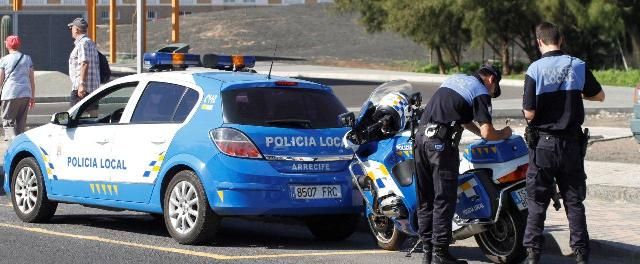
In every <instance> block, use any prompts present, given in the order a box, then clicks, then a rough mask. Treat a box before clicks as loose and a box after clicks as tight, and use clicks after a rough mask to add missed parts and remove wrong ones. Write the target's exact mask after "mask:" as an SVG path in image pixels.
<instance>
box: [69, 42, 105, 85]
mask: <svg viewBox="0 0 640 264" xmlns="http://www.w3.org/2000/svg"><path fill="white" fill-rule="evenodd" d="M74 44H75V47H74V48H73V50H72V51H71V54H70V55H69V78H71V90H78V87H79V86H80V81H82V80H80V63H81V62H86V63H87V64H89V68H88V71H87V79H86V80H85V81H84V87H85V89H86V90H87V92H88V93H90V92H93V91H95V90H96V89H98V87H99V86H100V61H99V60H98V49H97V48H96V44H95V43H94V42H93V41H92V40H91V39H89V38H88V37H87V36H85V35H82V36H80V37H79V38H78V39H77V40H76V41H75V42H74Z"/></svg>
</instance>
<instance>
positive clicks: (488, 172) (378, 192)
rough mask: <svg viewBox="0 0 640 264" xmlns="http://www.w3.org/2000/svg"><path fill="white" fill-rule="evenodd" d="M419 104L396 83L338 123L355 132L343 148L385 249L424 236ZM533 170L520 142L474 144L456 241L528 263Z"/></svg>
mask: <svg viewBox="0 0 640 264" xmlns="http://www.w3.org/2000/svg"><path fill="white" fill-rule="evenodd" d="M420 105H421V96H420V93H415V92H414V90H413V87H412V86H411V84H410V83H408V82H406V81H392V82H388V83H385V84H382V85H380V86H379V87H377V88H376V89H375V90H374V91H373V92H372V93H371V95H370V96H369V98H368V100H367V101H366V102H365V103H364V104H363V105H362V108H361V110H360V113H359V116H358V117H357V118H356V116H355V114H354V113H352V112H350V113H345V114H342V115H340V117H339V119H340V121H341V123H342V124H343V125H344V126H347V127H351V130H350V131H349V132H347V134H346V135H345V136H344V137H343V144H344V145H345V146H346V147H347V148H350V149H352V150H353V151H354V153H355V159H354V161H353V162H352V163H351V164H350V166H349V170H350V172H351V175H352V177H353V181H354V185H355V186H356V187H357V188H358V189H359V191H360V192H361V193H362V196H363V198H364V205H365V212H364V215H365V217H366V220H367V222H368V224H369V227H370V231H371V234H372V235H373V237H374V239H375V241H376V243H377V244H378V246H379V247H381V248H383V249H386V250H398V249H399V248H400V247H401V246H402V245H403V243H404V242H405V240H406V239H407V238H408V236H417V232H418V220H417V213H416V212H417V209H418V201H417V194H416V175H415V163H414V156H413V152H414V148H415V145H414V139H415V133H424V131H416V128H417V121H418V118H419V117H420V114H421V111H422V110H421V108H420ZM527 167H528V153H527V146H526V143H525V142H524V140H523V139H522V137H520V136H517V135H514V136H512V137H511V138H509V139H506V140H500V141H485V140H482V139H479V140H476V141H474V142H473V143H472V144H470V145H468V146H467V147H466V148H465V149H464V153H463V154H462V160H461V162H460V176H459V177H458V199H457V205H456V211H455V215H454V219H453V222H452V226H453V228H452V230H453V234H452V235H453V239H454V240H463V239H467V238H470V237H474V238H475V240H476V242H477V243H478V245H479V246H480V248H481V249H482V251H483V252H484V253H485V255H486V256H487V257H488V258H489V259H490V260H491V261H493V262H495V263H514V262H519V261H521V260H522V259H524V257H525V256H526V252H525V249H524V248H523V247H522V239H523V235H524V229H525V224H526V200H525V197H526V191H525V188H524V187H525V182H524V179H525V173H526V171H527ZM417 246H418V243H416V245H415V246H414V247H413V249H412V250H411V252H412V251H413V250H414V249H415V248H416V247H417ZM411 252H410V253H411ZM410 253H409V254H408V255H410Z"/></svg>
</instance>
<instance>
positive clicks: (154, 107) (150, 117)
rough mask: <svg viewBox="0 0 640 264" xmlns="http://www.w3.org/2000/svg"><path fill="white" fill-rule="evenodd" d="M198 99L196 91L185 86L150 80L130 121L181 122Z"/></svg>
mask: <svg viewBox="0 0 640 264" xmlns="http://www.w3.org/2000/svg"><path fill="white" fill-rule="evenodd" d="M197 100H198V92H196V91H195V90H193V89H189V88H187V87H184V86H181V85H177V84H171V83H162V82H150V83H149V84H148V85H147V87H146V88H145V89H144V91H143V92H142V96H141V97H140V100H139V101H138V104H137V105H136V108H135V110H134V111H133V116H132V117H131V123H176V122H183V121H184V119H185V118H186V117H187V116H188V115H189V113H190V112H191V109H193V106H194V105H195V103H196V102H197Z"/></svg>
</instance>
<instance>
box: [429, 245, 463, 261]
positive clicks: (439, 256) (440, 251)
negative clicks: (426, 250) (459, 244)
mask: <svg viewBox="0 0 640 264" xmlns="http://www.w3.org/2000/svg"><path fill="white" fill-rule="evenodd" d="M432 258H433V259H432V261H431V263H432V264H467V262H466V261H464V260H458V259H457V258H456V257H454V256H452V255H451V253H449V246H435V247H433V257H432Z"/></svg>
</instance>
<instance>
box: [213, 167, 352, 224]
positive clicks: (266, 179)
mask: <svg viewBox="0 0 640 264" xmlns="http://www.w3.org/2000/svg"><path fill="white" fill-rule="evenodd" d="M207 174H209V176H208V177H205V178H204V179H203V182H204V185H205V189H206V193H207V197H208V199H209V203H210V205H211V208H212V209H213V211H215V212H216V213H217V214H219V215H283V216H304V215H318V214H347V213H359V212H360V211H361V210H362V197H361V195H360V193H359V192H358V191H357V190H354V189H353V186H352V184H351V176H350V174H349V172H348V170H346V169H345V170H344V171H340V172H331V173H313V174H312V173H300V174H288V173H281V172H278V171H276V170H274V169H273V167H272V166H271V165H270V164H269V162H268V161H266V160H251V159H239V158H231V157H228V156H224V155H218V156H216V158H214V159H212V160H211V161H210V162H208V163H207ZM296 185H306V186H309V185H339V186H340V191H341V194H342V197H341V198H328V199H294V198H292V196H291V186H296Z"/></svg>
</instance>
